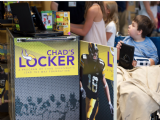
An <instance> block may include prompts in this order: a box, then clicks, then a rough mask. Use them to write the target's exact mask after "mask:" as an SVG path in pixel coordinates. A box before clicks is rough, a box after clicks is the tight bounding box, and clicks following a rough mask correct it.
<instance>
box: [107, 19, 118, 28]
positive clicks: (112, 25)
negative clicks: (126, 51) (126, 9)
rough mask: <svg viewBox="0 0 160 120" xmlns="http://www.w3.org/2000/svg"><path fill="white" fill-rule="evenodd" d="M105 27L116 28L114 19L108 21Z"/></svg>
mask: <svg viewBox="0 0 160 120" xmlns="http://www.w3.org/2000/svg"><path fill="white" fill-rule="evenodd" d="M106 27H114V28H116V25H115V23H114V21H111V22H110V23H108V25H107V26H106Z"/></svg>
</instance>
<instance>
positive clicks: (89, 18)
mask: <svg viewBox="0 0 160 120" xmlns="http://www.w3.org/2000/svg"><path fill="white" fill-rule="evenodd" d="M95 15H96V11H95V9H94V8H92V7H91V8H89V9H88V11H87V15H86V21H85V23H84V26H83V28H75V27H72V26H71V32H73V33H75V34H77V35H80V36H86V34H87V33H88V32H89V30H90V29H91V27H92V24H93V20H94V18H95Z"/></svg>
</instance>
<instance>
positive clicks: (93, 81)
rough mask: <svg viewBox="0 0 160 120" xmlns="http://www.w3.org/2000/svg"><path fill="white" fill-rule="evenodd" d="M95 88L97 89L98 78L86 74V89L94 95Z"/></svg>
mask: <svg viewBox="0 0 160 120" xmlns="http://www.w3.org/2000/svg"><path fill="white" fill-rule="evenodd" d="M97 87H98V77H96V76H92V77H91V74H88V89H90V90H91V91H92V92H94V93H96V92H97Z"/></svg>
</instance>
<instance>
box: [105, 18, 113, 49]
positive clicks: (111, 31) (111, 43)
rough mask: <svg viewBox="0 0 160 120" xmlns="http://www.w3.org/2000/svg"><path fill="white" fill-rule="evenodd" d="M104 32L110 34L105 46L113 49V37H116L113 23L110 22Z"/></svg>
mask: <svg viewBox="0 0 160 120" xmlns="http://www.w3.org/2000/svg"><path fill="white" fill-rule="evenodd" d="M105 31H106V32H110V33H112V35H111V37H110V38H109V40H108V42H107V46H110V47H114V41H115V36H116V25H115V23H114V21H111V22H110V23H109V24H108V25H107V26H106V29H105Z"/></svg>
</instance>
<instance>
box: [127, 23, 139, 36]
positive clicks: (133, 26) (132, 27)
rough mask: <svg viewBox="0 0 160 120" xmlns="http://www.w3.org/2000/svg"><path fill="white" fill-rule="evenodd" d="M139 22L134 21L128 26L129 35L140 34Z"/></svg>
mask: <svg viewBox="0 0 160 120" xmlns="http://www.w3.org/2000/svg"><path fill="white" fill-rule="evenodd" d="M137 29H138V24H137V23H136V22H134V21H132V24H131V25H129V27H128V35H129V36H131V37H133V38H134V37H135V36H136V35H137V34H138V30H137Z"/></svg>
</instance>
